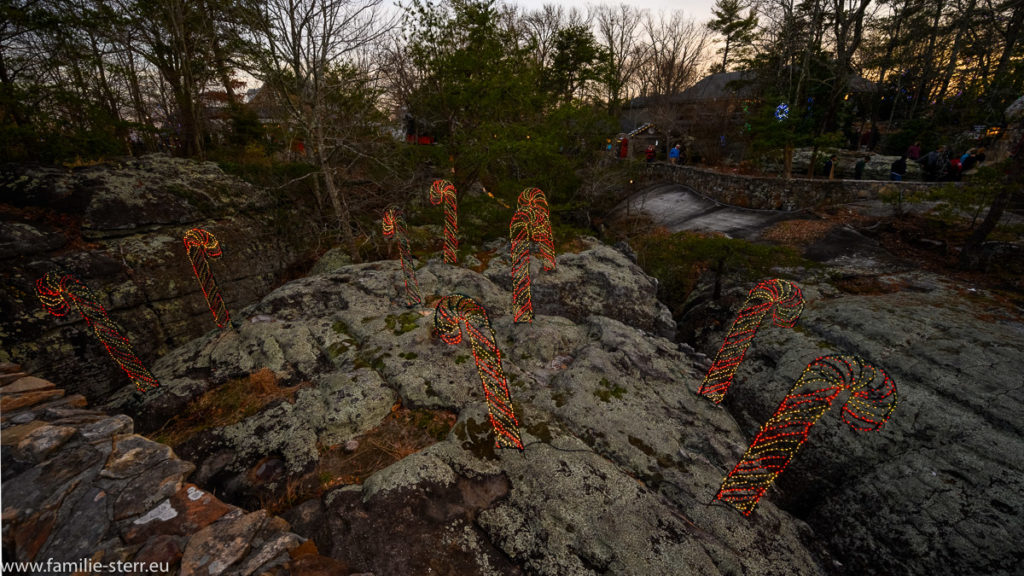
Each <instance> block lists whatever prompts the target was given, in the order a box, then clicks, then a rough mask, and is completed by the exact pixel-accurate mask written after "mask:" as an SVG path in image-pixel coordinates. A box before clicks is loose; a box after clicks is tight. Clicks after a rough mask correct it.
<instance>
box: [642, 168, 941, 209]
mask: <svg viewBox="0 0 1024 576" xmlns="http://www.w3.org/2000/svg"><path fill="white" fill-rule="evenodd" d="M641 181H643V182H644V183H646V184H653V183H656V182H664V181H668V182H674V183H677V184H682V185H684V186H688V187H690V188H692V189H693V190H696V191H698V192H699V193H700V194H702V195H704V196H706V197H708V198H711V199H712V200H715V201H717V202H721V203H723V204H728V205H731V206H739V207H742V208H756V209H760V210H784V211H793V210H801V209H804V208H814V207H818V206H826V205H830V204H845V203H847V202H854V201H856V200H864V199H870V198H877V197H878V195H879V193H880V192H882V191H883V190H902V191H903V193H904V194H908V193H910V192H913V191H919V190H920V191H923V190H926V189H929V188H932V187H934V186H936V185H942V184H945V183H936V182H891V181H888V180H814V179H807V178H792V179H789V180H786V179H784V178H781V177H762V176H745V175H742V174H730V173H725V172H716V171H712V170H706V169H703V168H695V167H693V166H686V165H674V164H666V163H663V162H655V163H651V164H648V165H647V166H646V167H645V168H644V170H643V176H642V177H641Z"/></svg>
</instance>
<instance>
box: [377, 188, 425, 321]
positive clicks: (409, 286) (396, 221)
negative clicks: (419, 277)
mask: <svg viewBox="0 0 1024 576" xmlns="http://www.w3.org/2000/svg"><path fill="white" fill-rule="evenodd" d="M381 227H382V229H383V232H384V237H385V238H391V237H392V236H393V237H394V238H395V240H396V241H397V242H398V258H399V260H400V261H401V263H402V277H403V280H404V281H405V304H406V306H414V305H416V304H419V303H420V302H422V301H423V298H422V297H421V296H420V284H419V282H417V281H416V269H415V268H414V267H413V263H412V251H411V250H410V249H409V236H408V234H407V233H406V231H405V217H404V216H403V215H402V209H401V208H399V207H398V206H388V208H387V209H386V210H384V219H383V221H382V222H381Z"/></svg>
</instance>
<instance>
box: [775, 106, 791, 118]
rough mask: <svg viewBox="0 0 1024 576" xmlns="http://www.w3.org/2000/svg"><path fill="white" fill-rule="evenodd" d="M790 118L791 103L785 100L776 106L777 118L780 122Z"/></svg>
mask: <svg viewBox="0 0 1024 576" xmlns="http://www.w3.org/2000/svg"><path fill="white" fill-rule="evenodd" d="M787 118H789V105H788V104H786V103H785V102H783V103H782V104H779V105H778V106H776V107H775V119H776V120H778V121H779V122H782V121H783V120H785V119H787Z"/></svg>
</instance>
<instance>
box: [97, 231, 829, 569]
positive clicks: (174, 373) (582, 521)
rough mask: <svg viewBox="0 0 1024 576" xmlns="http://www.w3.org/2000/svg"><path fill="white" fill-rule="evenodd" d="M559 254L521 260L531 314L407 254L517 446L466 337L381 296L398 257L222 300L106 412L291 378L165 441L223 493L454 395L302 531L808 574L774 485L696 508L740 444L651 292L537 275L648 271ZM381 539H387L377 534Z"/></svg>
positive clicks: (393, 279) (606, 565) (523, 555)
mask: <svg viewBox="0 0 1024 576" xmlns="http://www.w3.org/2000/svg"><path fill="white" fill-rule="evenodd" d="M497 260H499V259H498V258H495V259H494V260H492V263H493V266H495V267H496V268H495V269H496V270H500V269H501V268H502V267H503V266H504V264H503V263H501V262H500V261H497ZM558 266H559V269H560V271H559V272H558V273H557V274H549V273H543V272H540V271H539V264H538V265H537V269H536V275H535V277H534V282H535V292H534V293H535V294H549V295H551V296H552V297H553V299H551V300H541V299H540V298H539V297H538V298H537V299H536V300H535V302H534V306H535V310H536V311H537V313H538V315H537V318H536V319H535V320H534V322H533V323H532V324H529V325H513V323H512V321H511V317H510V315H509V314H508V312H507V311H508V310H509V308H510V304H511V294H510V293H509V292H508V291H507V290H505V289H503V288H502V287H501V286H500V285H499V284H498V283H495V282H492V281H491V280H490V276H491V274H488V273H484V274H480V273H476V272H473V271H471V270H468V269H465V268H459V267H453V266H448V265H445V264H441V263H439V262H430V263H427V264H426V265H425V266H422V267H421V268H420V269H419V270H417V274H418V277H419V282H420V285H421V287H422V288H423V292H424V294H426V295H428V296H427V300H428V302H432V301H436V299H437V297H438V296H440V295H442V294H448V293H452V292H461V293H463V294H467V295H469V296H472V297H473V298H475V299H477V300H478V301H480V302H481V303H483V304H484V305H485V306H486V307H487V309H488V310H489V311H490V315H491V319H492V323H493V326H494V329H495V332H496V334H497V339H498V344H499V346H500V347H501V350H502V358H503V366H504V370H505V373H506V375H507V376H508V381H509V386H510V388H511V391H512V395H513V400H514V405H515V407H516V410H517V413H518V415H519V418H520V421H521V423H522V431H523V436H524V440H525V442H526V446H527V447H526V451H525V452H524V453H523V454H522V455H520V454H518V453H516V452H514V451H512V452H510V451H507V450H506V451H501V450H496V449H495V447H494V437H493V433H492V432H491V427H490V423H489V421H488V419H487V413H486V409H485V403H484V397H483V391H482V389H481V386H480V380H479V377H478V376H477V374H476V370H475V369H474V366H473V365H474V360H473V356H472V353H471V350H470V347H469V344H468V342H467V343H464V344H462V345H459V346H454V347H453V346H449V345H447V344H445V343H444V342H442V341H441V340H440V339H439V338H438V337H437V336H435V335H434V333H433V310H432V309H431V308H430V307H423V308H417V309H412V310H409V309H406V308H404V307H400V306H399V305H398V304H397V303H396V302H397V301H401V300H402V298H401V295H400V292H399V288H400V287H401V273H400V269H399V266H398V263H397V262H375V263H371V264H364V265H355V266H345V267H342V268H339V269H337V270H334V271H332V272H327V273H324V274H320V275H316V276H311V277H307V278H303V279H301V280H297V281H294V282H291V283H289V284H287V285H285V286H283V287H281V288H279V289H277V290H275V291H274V292H273V293H271V294H270V295H268V296H267V297H265V298H264V299H263V300H262V301H260V302H259V303H258V304H256V305H254V306H252V307H250V308H248V309H246V310H245V312H244V314H242V315H240V316H239V319H240V321H241V324H240V326H239V328H238V330H237V331H227V332H224V333H221V334H211V335H207V336H205V337H203V338H200V339H198V340H196V341H194V342H192V343H190V344H188V345H187V346H185V347H182V348H179V349H177V350H175V351H173V352H171V353H169V354H168V355H166V356H164V357H163V358H161V360H160V361H158V362H157V363H156V365H155V367H154V369H155V371H156V374H157V375H158V376H159V377H160V378H161V382H162V386H161V389H160V390H158V391H157V392H156V393H147V394H145V395H138V394H135V393H133V392H130V391H125V392H124V393H122V394H120V395H119V396H118V397H117V398H116V399H115V402H114V404H112V405H111V406H110V408H111V409H116V410H127V411H128V412H129V413H132V414H134V415H136V417H137V422H138V423H139V425H140V426H141V427H146V426H149V427H157V426H160V425H161V423H162V422H163V421H164V420H165V419H166V418H168V417H169V416H170V415H172V414H175V413H177V412H179V411H180V410H181V408H182V406H183V405H184V403H185V402H187V401H188V400H189V399H190V398H194V397H195V396H196V395H198V394H199V393H201V392H203V391H205V390H208V389H211V388H214V387H216V386H218V385H221V383H222V382H224V381H225V380H227V379H229V378H233V377H237V376H240V375H243V374H245V373H247V372H248V371H250V370H253V369H255V368H259V367H264V366H265V367H269V368H270V369H272V370H274V371H275V372H276V373H277V374H278V375H279V377H280V378H282V379H283V380H285V381H287V382H291V383H299V382H302V381H306V382H309V385H308V386H306V387H304V388H302V389H300V390H299V391H298V392H297V393H296V399H295V401H294V403H293V404H289V403H282V404H278V405H277V406H273V407H269V408H268V409H267V410H266V411H264V412H263V413H260V414H256V415H253V416H250V417H249V418H246V419H245V420H242V421H241V422H239V423H237V424H232V425H230V426H226V427H223V428H221V429H217V430H208V431H206V432H204V434H203V435H202V437H201V438H199V439H196V440H194V441H192V442H191V443H190V444H189V445H188V446H185V447H183V450H184V451H185V452H186V454H188V455H190V457H192V458H195V459H196V464H197V467H198V469H199V470H200V471H201V473H202V474H203V476H204V477H205V478H210V479H212V480H214V481H215V482H216V483H217V485H218V486H221V487H223V489H224V490H225V491H228V490H231V489H233V487H237V486H239V485H240V484H241V483H243V482H244V478H245V477H246V476H247V474H250V472H251V471H252V470H253V467H254V466H258V465H259V463H261V462H264V463H265V462H267V461H268V460H269V459H278V460H281V461H283V462H284V463H285V466H286V467H287V468H288V469H289V470H290V473H292V474H295V473H297V472H298V471H302V470H308V469H310V468H311V467H313V466H315V462H316V459H317V458H318V457H319V455H320V451H319V450H318V447H324V446H328V445H336V444H344V443H346V442H348V441H350V440H355V439H358V436H359V435H360V434H361V433H362V432H365V431H366V430H367V429H368V428H370V427H371V426H373V425H375V424H376V423H377V422H379V421H380V420H381V419H383V418H384V415H385V414H386V413H387V412H388V409H389V405H390V404H391V403H392V402H394V401H395V400H396V399H400V400H401V402H402V404H403V405H405V406H408V407H416V408H434V409H448V410H451V411H454V412H457V413H458V415H459V416H458V421H457V422H456V424H455V426H454V428H452V430H451V432H450V433H449V434H448V436H447V438H446V439H444V440H442V441H440V442H438V443H436V444H434V445H432V446H431V447H429V448H427V449H425V450H423V451H420V452H418V453H416V454H414V455H412V456H409V457H407V458H405V459H403V460H400V461H399V462H398V463H397V464H395V465H393V466H390V467H388V468H386V469H384V470H382V471H380V472H377V473H375V474H373V475H371V476H370V477H369V478H367V479H366V480H365V482H364V483H362V484H361V485H349V486H344V487H341V488H336V489H334V490H332V491H330V492H328V493H326V495H325V497H324V498H323V500H322V501H320V502H317V501H310V502H307V503H305V504H303V505H302V506H301V507H300V508H301V512H298V511H297V512H295V516H294V518H295V522H294V524H293V525H295V526H296V530H298V531H299V533H302V534H304V535H307V536H309V537H312V538H313V539H314V540H315V541H316V542H317V544H318V547H319V549H320V550H323V551H324V552H325V553H327V552H329V553H330V554H331V555H332V556H333V557H334V558H335V559H337V560H339V561H342V562H344V563H345V564H347V565H349V566H351V567H352V568H353V569H359V570H364V571H369V572H373V573H375V574H382V575H383V574H410V573H414V574H418V573H428V572H429V570H428V569H430V570H434V571H436V572H438V573H441V574H515V573H528V574H581V575H584V574H598V573H615V574H650V573H652V571H654V572H657V573H664V574H696V573H700V574H740V573H758V574H780V575H782V574H819V573H822V572H823V569H822V568H821V566H820V565H819V560H818V559H817V558H816V556H815V554H814V553H813V552H812V551H811V549H810V548H808V547H807V546H806V545H805V544H804V542H805V540H810V539H812V538H811V537H812V535H811V533H810V531H809V530H808V529H807V527H806V525H805V524H803V523H802V522H800V521H796V520H794V519H793V518H792V517H791V516H789V515H788V514H786V513H784V512H782V511H780V510H779V509H778V508H776V507H775V506H774V505H773V504H772V503H771V502H770V501H769V502H765V503H764V505H763V506H762V508H761V509H760V513H759V515H758V517H757V519H755V521H753V522H751V521H749V520H746V519H744V518H743V517H742V516H740V515H739V514H738V513H737V512H736V511H735V510H733V509H731V508H729V507H727V506H722V505H711V501H712V499H713V496H714V494H715V492H716V491H717V488H718V485H719V484H720V483H721V480H722V477H723V475H724V474H725V473H726V472H727V471H728V468H729V467H730V466H731V465H732V463H734V462H735V460H736V459H737V458H738V457H739V455H740V454H741V453H742V452H743V449H744V445H745V442H746V440H745V438H744V437H743V435H742V434H741V433H740V431H739V429H738V428H737V426H736V424H735V422H734V421H733V420H732V418H730V417H729V415H728V414H727V413H726V412H725V411H723V410H721V409H719V408H717V407H715V406H713V405H711V404H709V403H708V402H706V401H705V400H703V399H701V398H698V397H697V396H696V395H695V394H694V393H693V392H694V384H695V383H696V382H698V381H699V376H700V373H701V371H702V369H701V368H699V367H697V366H695V365H694V362H695V361H699V357H697V356H695V355H693V356H691V354H689V353H688V351H687V349H686V348H685V347H683V348H680V346H679V345H677V344H675V343H673V342H671V341H670V340H667V339H664V338H662V337H659V336H655V335H653V334H651V333H649V332H647V330H648V329H651V328H652V327H654V326H657V321H656V319H657V318H659V317H665V316H664V309H663V307H661V306H660V305H653V302H652V306H653V309H651V308H648V309H647V310H646V311H644V313H642V314H641V313H637V314H633V313H625V312H627V309H626V308H625V307H623V308H622V309H621V310H615V308H614V306H612V305H611V303H610V302H609V301H607V300H605V299H604V298H598V299H585V298H580V294H581V293H583V292H584V290H583V287H582V286H577V287H575V289H572V287H570V286H564V287H562V288H560V289H556V288H555V287H556V286H558V285H559V283H560V282H562V281H563V280H562V279H564V278H578V279H583V278H588V279H590V280H589V281H592V282H597V280H596V279H598V278H601V277H602V276H607V275H610V274H611V273H610V272H609V270H610V269H613V268H614V269H616V270H617V272H616V273H615V274H611V277H612V278H613V280H612V283H611V284H610V285H609V286H607V287H605V288H604V289H603V290H604V292H605V293H607V294H614V295H615V297H616V298H620V299H621V300H622V301H623V302H638V301H643V300H644V298H647V297H648V295H647V293H648V291H651V290H653V282H652V280H651V279H650V278H647V277H646V276H645V275H643V274H642V272H640V271H639V269H637V268H636V267H635V266H634V265H633V264H632V263H631V262H630V261H629V259H628V258H627V257H626V256H624V255H623V254H620V253H618V252H616V251H615V250H612V249H609V248H607V247H605V246H602V245H599V244H596V243H593V244H591V245H590V246H589V247H587V249H585V250H583V251H582V252H580V253H579V254H568V255H562V256H559V260H558ZM501 275H503V274H499V275H498V276H501ZM498 279H499V280H501V278H500V277H499V278H498ZM549 281H550V282H551V284H552V285H551V286H546V283H547V282H549ZM590 290H598V291H600V290H602V289H601V288H599V287H598V288H590ZM584 306H589V307H590V308H589V310H588V309H585V308H584ZM550 311H557V312H560V313H565V314H566V316H560V315H550V314H549V312H550ZM606 314H607V315H606ZM612 314H615V315H619V316H621V317H622V320H618V319H615V318H612V317H610V315H612ZM569 315H571V316H572V318H570V317H568V316H569ZM623 320H625V321H626V322H624V321H623ZM627 322H631V323H632V324H630V323H627ZM200 484H202V482H200ZM286 517H292V516H291V514H290V513H289V514H286ZM396 538H397V539H399V540H400V541H401V542H402V543H403V544H402V546H401V547H399V548H395V547H394V546H392V545H390V544H388V543H389V542H394V541H395V539H396Z"/></svg>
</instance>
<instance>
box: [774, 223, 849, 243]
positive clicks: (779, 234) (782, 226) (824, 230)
mask: <svg viewBox="0 0 1024 576" xmlns="http://www.w3.org/2000/svg"><path fill="white" fill-rule="evenodd" d="M835 227H836V223H835V222H833V221H830V220H786V221H783V222H779V223H778V224H775V225H773V226H772V227H770V228H768V229H766V230H765V231H764V232H761V238H762V239H764V240H768V241H770V242H777V243H779V244H782V245H784V246H791V247H793V248H803V247H806V246H810V245H811V244H813V243H815V242H817V241H819V240H821V239H822V238H824V237H825V235H826V234H828V233H829V231H830V230H832V228H835Z"/></svg>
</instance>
